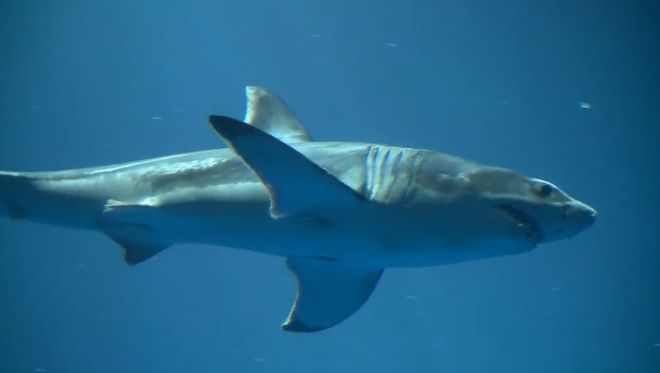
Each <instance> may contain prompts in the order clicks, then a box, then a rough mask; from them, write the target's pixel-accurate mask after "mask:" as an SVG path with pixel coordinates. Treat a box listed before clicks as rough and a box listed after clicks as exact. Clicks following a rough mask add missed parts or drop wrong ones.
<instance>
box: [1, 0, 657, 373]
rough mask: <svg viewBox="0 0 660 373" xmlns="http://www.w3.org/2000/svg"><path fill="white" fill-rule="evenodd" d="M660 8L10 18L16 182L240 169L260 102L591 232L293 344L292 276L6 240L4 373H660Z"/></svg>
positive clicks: (244, 259) (443, 279) (435, 276)
mask: <svg viewBox="0 0 660 373" xmlns="http://www.w3.org/2000/svg"><path fill="white" fill-rule="evenodd" d="M659 20H660V3H659V2H658V1H655V0H649V1H614V0H612V1H596V0H594V1H565V0H560V1H527V0H502V1H485V0H480V1H476V0H469V1H459V0H450V1H444V2H439V1H429V0H426V1H404V0H391V1H388V2H382V1H375V0H367V1H359V2H357V1H349V0H335V1H323V2H322V1H315V2H314V1H304V0H297V1H288V0H282V1H264V0H256V1H249V2H248V1H245V2H239V1H208V0H205V1H195V2H187V1H186V2H184V1H179V2H176V1H167V2H165V1H156V0H151V1H139V2H136V1H119V0H118V1H104V2H101V1H96V2H94V1H68V2H55V1H46V0H41V1H38V0H34V1H19V0H13V1H12V0H8V1H2V2H0V51H2V53H1V57H0V131H1V132H0V169H5V170H7V169H9V170H51V169H62V168H76V167H84V166H93V165H98V164H108V163H118V162H123V161H129V160H137V159H142V158H147V157H154V156H159V155H166V154H172V153H177V152H188V151H194V150H201V149H207V148H213V147H220V146H224V145H223V143H222V142H221V140H220V139H219V138H218V137H217V136H216V135H215V134H214V132H213V131H212V130H211V129H210V127H209V126H208V124H207V123H206V116H207V115H209V114H225V115H230V116H234V117H238V118H240V117H242V115H243V107H244V97H243V86H245V85H246V84H256V85H261V86H265V87H268V88H270V89H272V90H274V91H276V92H278V93H279V94H281V95H282V96H283V97H284V98H285V99H286V100H287V101H288V102H289V103H290V105H291V106H292V107H293V109H294V110H295V111H296V112H297V113H298V114H299V116H300V118H301V119H302V121H303V122H304V123H305V125H306V127H307V128H308V130H309V132H310V133H311V134H312V135H313V136H314V137H315V138H316V139H320V140H360V141H369V142H380V143H390V144H397V145H405V146H411V147H421V148H429V149H433V150H437V151H441V152H446V153H451V154H456V155H459V156H462V157H466V158H469V159H473V160H476V161H479V162H482V163H487V164H494V165H501V166H505V167H509V168H513V169H515V170H518V171H520V172H522V173H524V174H527V175H533V176H537V177H541V178H543V179H547V180H550V181H552V182H554V183H556V184H558V185H560V186H561V187H562V188H563V189H565V190H566V191H568V192H569V193H570V194H572V195H574V196H575V197H577V198H578V199H581V200H583V201H585V202H586V203H589V204H590V205H592V206H594V207H595V208H596V209H597V210H598V211H599V214H600V215H599V219H598V221H597V223H596V225H594V226H593V227H592V228H590V229H589V230H587V231H585V232H583V233H582V234H581V235H579V236H578V237H576V238H574V239H571V240H566V241H560V242H556V243H552V244H548V245H543V246H540V247H539V248H538V249H536V250H535V251H533V252H531V253H529V254H525V255H521V256H514V257H505V258H496V259H489V260H484V261H480V262H473V263H465V264H459V265H453V266H447V267H432V268H423V269H396V270H388V271H386V273H385V275H384V276H383V278H382V280H381V282H380V284H379V286H378V287H377V289H376V291H375V292H374V294H373V296H372V297H371V299H370V300H369V301H368V302H367V304H366V305H365V307H363V308H362V309H361V310H360V311H359V312H358V313H356V314H355V315H354V316H353V317H352V318H350V319H349V320H347V321H346V322H345V323H343V324H341V325H339V326H337V327H335V328H332V329H330V330H327V331H324V332H321V333H316V334H304V335H300V334H289V333H285V332H282V331H281V330H280V328H279V324H280V323H281V322H282V321H283V319H284V317H285V316H286V314H287V312H288V310H289V307H290V304H291V302H292V300H293V297H294V280H293V278H292V276H291V275H290V274H289V273H288V271H287V270H286V268H285V267H284V265H283V262H282V260H281V259H280V258H275V257H268V256H265V255H259V254H254V253H248V252H242V251H235V250H229V249H223V248H212V247H197V246H178V247H173V248H171V249H169V250H168V251H166V252H164V253H163V254H161V255H159V256H158V257H157V259H154V260H153V261H150V262H146V263H144V264H142V265H139V266H136V267H134V268H129V267H127V266H126V265H125V264H124V263H123V261H122V259H121V250H120V249H119V248H118V247H117V246H116V244H114V243H113V242H111V241H110V240H109V239H107V238H106V237H104V236H102V235H101V234H99V233H94V232H82V231H74V230H67V229H62V228H56V227H50V226H42V225H37V224H32V223H26V222H14V221H5V220H1V221H0V371H1V372H3V373H4V372H7V373H20V372H48V373H51V372H58V373H59V372H64V373H78V372H85V373H87V372H99V373H106V372H108V373H110V372H113V373H114V372H141V373H144V372H159V373H161V372H162V373H165V372H288V373H294V372H320V373H325V372H360V371H364V372H508V373H511V372H660V244H658V228H659V227H660V193H659V185H660V105H659V104H660V41H659V39H660V38H659V35H660V21H659Z"/></svg>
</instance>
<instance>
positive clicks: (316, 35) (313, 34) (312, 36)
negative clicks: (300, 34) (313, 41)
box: [309, 32, 321, 38]
mask: <svg viewBox="0 0 660 373" xmlns="http://www.w3.org/2000/svg"><path fill="white" fill-rule="evenodd" d="M309 37H310V38H320V37H321V34H317V33H316V32H312V33H311V34H309Z"/></svg>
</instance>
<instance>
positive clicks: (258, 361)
mask: <svg viewBox="0 0 660 373" xmlns="http://www.w3.org/2000/svg"><path fill="white" fill-rule="evenodd" d="M252 360H254V361H256V362H257V363H263V362H264V361H265V359H264V358H263V357H255V358H254V359H252Z"/></svg>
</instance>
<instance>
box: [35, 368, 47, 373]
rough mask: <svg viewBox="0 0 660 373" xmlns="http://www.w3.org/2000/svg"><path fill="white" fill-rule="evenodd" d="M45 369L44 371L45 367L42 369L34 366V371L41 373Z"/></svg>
mask: <svg viewBox="0 0 660 373" xmlns="http://www.w3.org/2000/svg"><path fill="white" fill-rule="evenodd" d="M45 371H46V369H43V368H34V372H39V373H43V372H45Z"/></svg>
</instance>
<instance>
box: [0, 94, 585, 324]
mask: <svg viewBox="0 0 660 373" xmlns="http://www.w3.org/2000/svg"><path fill="white" fill-rule="evenodd" d="M246 96H247V111H246V115H245V118H244V121H243V122H241V121H238V120H235V119H231V118H228V117H224V116H210V117H209V121H210V123H211V125H212V127H213V128H214V129H215V131H217V133H218V134H219V135H220V136H221V137H222V138H223V139H224V140H225V141H226V142H227V143H228V145H229V149H216V150H208V151H200V152H194V153H187V154H179V155H171V156H166V157H161V158H155V159H149V160H143V161H138V162H131V163H125V164H118V165H111V166H102V167H94V168H85V169H75V170H67V171H55V172H0V216H3V217H6V218H9V219H14V220H20V219H26V220H31V221H35V222H41V223H48V224H54V225H59V226H65V227H73V228H81V229H91V230H99V231H101V232H103V233H104V234H105V235H107V236H108V237H110V238H111V239H112V240H114V241H115V242H117V243H118V244H119V245H120V246H121V247H123V249H124V259H125V261H126V262H127V263H129V264H131V265H134V264H137V263H140V262H143V261H145V260H147V259H149V258H151V257H153V256H155V255H156V254H158V253H159V252H161V251H162V250H164V249H165V248H167V247H169V246H171V245H173V244H177V243H203V244H211V245H218V246H223V247H232V248H238V249H245V250H253V251H257V252H261V253H266V254H272V255H277V256H281V257H284V258H286V265H287V266H288V268H289V269H290V270H291V272H292V273H293V274H294V276H295V277H296V279H297V295H296V299H295V302H294V304H293V307H292V309H291V312H290V314H289V316H288V318H287V319H286V321H285V322H284V324H283V325H282V328H283V329H284V330H287V331H295V332H311V331H318V330H322V329H326V328H329V327H331V326H333V325H336V324H338V323H340V322H342V321H343V320H345V319H346V318H348V317H349V316H350V315H352V314H353V313H354V312H355V311H357V310H358V309H359V308H360V307H361V306H362V305H363V304H364V302H365V301H366V300H367V298H368V297H369V296H370V294H371V293H372V292H373V290H374V288H375V286H376V284H377V283H378V280H379V279H380V277H381V274H382V273H383V270H384V269H385V268H389V267H421V266H435V265H444V264H450V263H458V262H465V261H470V260H475V259H482V258H490V257H496V256H503V255H513V254H521V253H525V252H528V251H530V250H532V249H533V248H535V247H536V246H537V245H538V244H541V243H547V242H552V241H556V240H560V239H564V238H569V237H573V236H575V235H576V234H577V233H578V232H580V231H582V230H584V229H585V228H587V227H589V226H590V225H591V224H592V223H593V222H594V220H595V218H596V211H595V210H594V209H593V208H591V207H589V206H588V205H586V204H584V203H582V202H580V201H578V200H576V199H574V198H572V197H570V196H569V195H568V194H566V193H565V192H563V191H562V190H561V189H559V188H558V187H557V186H556V185H553V184H551V183H549V182H547V181H544V180H541V179H537V178H532V177H526V176H523V175H520V174H518V173H516V172H514V171H511V170H508V169H504V168H500V167H492V166H485V165H481V164H478V163H475V162H471V161H467V160H464V159H460V158H457V157H454V156H450V155H445V154H441V153H436V152H433V151H429V150H422V149H411V148H404V147H397V146H388V145H380V144H367V143H353V142H319V141H312V139H311V137H310V135H309V134H308V133H307V131H306V130H305V129H304V127H303V126H302V125H301V123H300V121H299V120H298V119H297V118H296V116H295V115H294V114H293V112H292V111H291V110H290V109H289V107H288V106H287V105H286V104H285V103H284V101H283V100H282V99H280V98H279V97H278V96H276V95H274V94H272V93H271V92H269V91H267V90H266V89H263V88H258V87H247V88H246Z"/></svg>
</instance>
